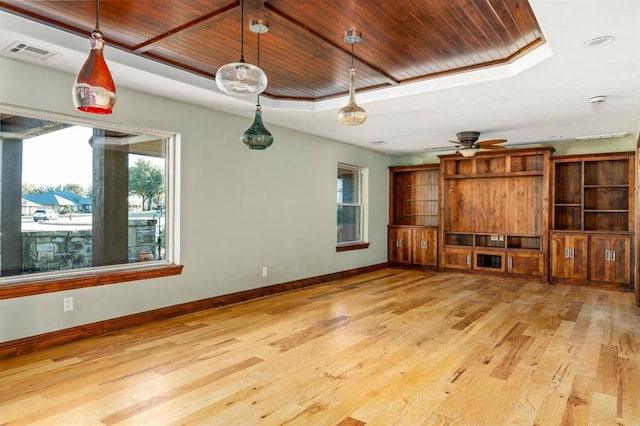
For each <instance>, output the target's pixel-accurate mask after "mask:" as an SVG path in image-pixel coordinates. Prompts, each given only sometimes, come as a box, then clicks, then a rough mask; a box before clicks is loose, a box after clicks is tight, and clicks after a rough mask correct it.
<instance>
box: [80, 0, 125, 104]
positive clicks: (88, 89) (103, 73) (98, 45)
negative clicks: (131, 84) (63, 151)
mask: <svg viewBox="0 0 640 426" xmlns="http://www.w3.org/2000/svg"><path fill="white" fill-rule="evenodd" d="M99 11H100V0H96V28H95V29H94V30H93V31H92V32H91V39H90V41H91V50H90V52H89V57H88V58H87V60H86V61H85V63H84V65H82V68H81V69H80V72H79V73H78V76H77V77H76V81H75V83H74V84H73V103H74V104H75V106H76V108H77V109H78V110H79V111H83V112H87V113H90V114H111V113H112V112H113V106H114V105H115V103H116V85H115V83H114V82H113V78H111V72H110V71H109V68H108V67H107V63H106V62H105V60H104V55H103V48H104V40H103V38H102V32H100V25H99Z"/></svg>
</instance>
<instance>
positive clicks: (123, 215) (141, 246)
mask: <svg viewBox="0 0 640 426" xmlns="http://www.w3.org/2000/svg"><path fill="white" fill-rule="evenodd" d="M175 149H176V147H175V137H174V135H172V134H169V133H167V134H162V132H157V133H154V132H149V131H136V130H135V129H134V130H132V129H124V128H113V127H110V128H108V129H107V128H103V127H94V126H92V123H91V122H90V121H85V122H82V123H81V122H76V123H73V122H71V121H67V120H66V119H65V118H62V119H61V118H60V116H57V115H56V116H54V115H52V116H51V117H45V118H43V117H33V116H30V113H29V112H28V111H22V110H19V111H18V112H17V113H16V112H15V111H9V110H8V108H7V110H5V109H4V107H3V111H0V176H1V179H0V183H1V184H2V188H1V190H0V298H7V297H17V296H24V295H28V294H37V293H45V292H49V291H60V290H65V289H72V288H80V287H87V286H91V285H98V284H97V283H99V284H110V283H113V282H120V281H130V280H134V279H143V278H149V277H152V276H164V275H173V274H174V273H179V270H180V268H174V266H176V265H175V262H176V261H177V259H176V253H174V251H173V247H174V246H175V245H174V238H175V233H176V229H175V226H174V224H173V218H174V208H175V194H173V193H172V188H173V187H174V185H173V180H174V179H175V170H174V167H175V166H174V163H175V159H174V158H173V153H174V152H175ZM16 242H18V244H16ZM162 269H165V270H164V271H161V270H162ZM123 270H124V272H123ZM127 271H129V272H127ZM145 271H147V272H149V271H150V274H147V273H146V272H145ZM116 272H117V273H116ZM96 274H98V275H100V276H99V279H96ZM87 276H91V277H92V279H87ZM61 278H64V280H61ZM52 282H55V284H52ZM25 284H29V285H25ZM27 288H28V289H29V290H25V289H27Z"/></svg>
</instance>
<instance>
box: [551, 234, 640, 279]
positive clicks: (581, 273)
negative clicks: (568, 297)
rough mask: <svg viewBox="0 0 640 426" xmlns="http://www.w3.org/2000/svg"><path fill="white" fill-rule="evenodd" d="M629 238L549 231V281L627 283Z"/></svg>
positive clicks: (629, 273)
mask: <svg viewBox="0 0 640 426" xmlns="http://www.w3.org/2000/svg"><path fill="white" fill-rule="evenodd" d="M631 240H632V237H631V235H627V234H593V233H591V234H582V233H580V234H578V233H567V232H552V234H551V279H552V281H554V280H556V279H559V280H560V281H563V282H564V280H571V281H572V282H575V283H578V284H586V285H589V284H605V285H606V284H623V285H628V284H630V283H631Z"/></svg>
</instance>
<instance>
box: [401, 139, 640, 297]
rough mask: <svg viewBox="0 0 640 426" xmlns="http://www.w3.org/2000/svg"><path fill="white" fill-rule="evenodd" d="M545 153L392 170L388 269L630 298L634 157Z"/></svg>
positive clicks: (488, 154)
mask: <svg viewBox="0 0 640 426" xmlns="http://www.w3.org/2000/svg"><path fill="white" fill-rule="evenodd" d="M553 151H554V150H553V148H551V147H541V148H531V149H513V150H512V149H506V150H503V151H481V152H478V153H476V155H475V156H473V157H462V156H460V155H458V154H453V155H443V156H441V157H440V164H439V165H421V166H400V167H391V168H390V175H389V176H390V179H389V193H390V196H391V198H390V203H389V262H391V263H397V264H412V265H420V266H431V267H433V266H437V267H439V268H440V269H450V270H465V271H478V272H482V273H494V274H506V275H512V276H523V277H533V278H537V279H542V280H545V281H547V280H548V281H551V282H566V283H575V284H580V285H598V286H605V287H609V288H621V289H628V288H629V287H630V285H631V284H632V283H633V281H634V276H633V274H632V271H633V270H634V268H633V264H634V256H635V254H634V253H633V251H634V245H635V243H634V232H635V209H634V207H635V154H634V153H633V152H626V153H611V154H589V155H569V156H560V157H552V153H553Z"/></svg>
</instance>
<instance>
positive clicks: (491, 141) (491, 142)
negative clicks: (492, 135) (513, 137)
mask: <svg viewBox="0 0 640 426" xmlns="http://www.w3.org/2000/svg"><path fill="white" fill-rule="evenodd" d="M506 141H507V140H506V139H489V140H487V141H480V142H477V143H476V144H477V145H478V146H479V147H481V148H482V147H485V146H488V145H496V144H499V143H505V142H506Z"/></svg>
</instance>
